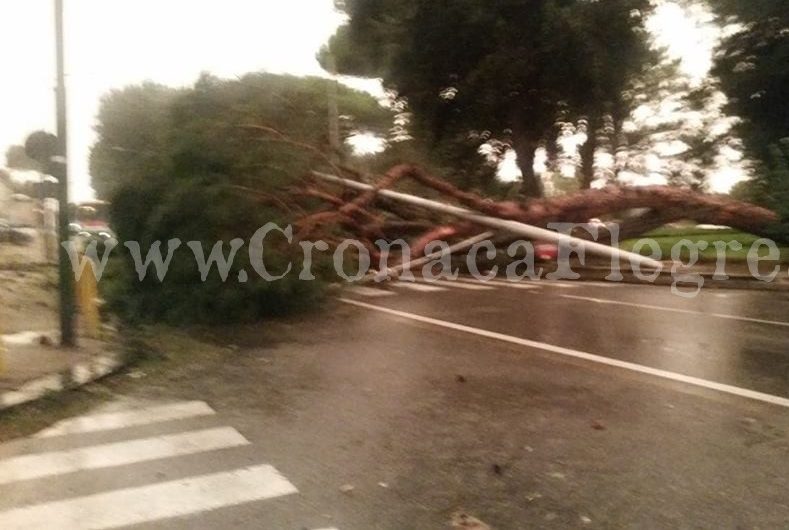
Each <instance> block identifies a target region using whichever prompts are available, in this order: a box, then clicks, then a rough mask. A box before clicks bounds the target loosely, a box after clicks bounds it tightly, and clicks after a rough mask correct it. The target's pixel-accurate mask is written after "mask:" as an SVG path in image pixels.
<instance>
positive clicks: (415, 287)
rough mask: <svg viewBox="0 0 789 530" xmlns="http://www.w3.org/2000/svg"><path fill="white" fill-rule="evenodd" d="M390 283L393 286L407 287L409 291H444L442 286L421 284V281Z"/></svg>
mask: <svg viewBox="0 0 789 530" xmlns="http://www.w3.org/2000/svg"><path fill="white" fill-rule="evenodd" d="M392 285H394V286H395V287H402V288H403V289H409V290H411V291H417V292H420V293H437V292H440V291H446V289H444V288H443V287H438V286H434V285H423V284H421V283H409V282H394V283H393V284H392Z"/></svg>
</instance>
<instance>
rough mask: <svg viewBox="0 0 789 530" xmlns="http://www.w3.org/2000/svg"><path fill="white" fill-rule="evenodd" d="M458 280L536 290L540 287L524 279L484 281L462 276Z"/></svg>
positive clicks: (475, 283)
mask: <svg viewBox="0 0 789 530" xmlns="http://www.w3.org/2000/svg"><path fill="white" fill-rule="evenodd" d="M458 281H460V282H463V283H471V284H474V285H492V286H494V287H511V288H513V289H524V290H534V289H539V288H540V287H539V286H538V285H536V284H532V283H527V282H522V281H516V282H509V281H507V280H487V281H482V280H474V279H467V278H462V279H459V280H458Z"/></svg>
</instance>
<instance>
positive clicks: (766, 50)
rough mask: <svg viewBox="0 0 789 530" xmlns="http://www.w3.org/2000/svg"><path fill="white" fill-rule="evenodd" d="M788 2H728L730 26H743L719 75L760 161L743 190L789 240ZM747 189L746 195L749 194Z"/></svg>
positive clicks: (727, 46) (777, 234) (728, 45)
mask: <svg viewBox="0 0 789 530" xmlns="http://www.w3.org/2000/svg"><path fill="white" fill-rule="evenodd" d="M786 7H787V6H786V2H785V1H784V0H722V1H721V2H720V4H719V5H718V6H717V9H718V10H719V12H720V13H721V15H723V16H724V17H728V18H726V21H727V22H730V23H738V24H741V25H742V28H741V30H740V31H738V32H736V33H734V34H733V35H732V36H730V37H729V38H728V39H727V40H726V41H725V42H724V44H723V46H722V50H721V53H720V54H719V56H718V58H717V63H716V67H715V74H716V75H717V76H718V77H719V78H720V79H721V84H722V88H723V90H724V91H725V92H726V94H727V95H728V96H729V111H730V112H731V113H732V114H735V115H737V116H740V117H741V118H743V121H742V122H741V123H740V124H739V126H738V132H739V133H740V135H741V136H742V138H743V141H744V143H745V147H746V149H747V152H748V153H749V154H750V155H751V156H752V157H753V158H754V159H755V160H756V167H755V171H754V179H753V181H751V182H749V183H747V184H745V185H744V186H742V187H740V189H739V190H738V192H739V193H741V194H742V193H745V194H746V195H747V196H748V197H749V198H750V199H751V200H755V201H756V202H758V203H760V204H763V205H764V206H767V207H769V208H771V209H773V210H775V211H776V212H778V214H779V215H780V216H781V220H782V221H781V224H779V225H777V226H776V227H775V229H774V231H773V233H772V234H771V235H772V236H773V237H774V238H776V239H780V240H783V241H789V170H788V169H787V168H789V105H787V103H786V97H787V94H789V10H787V8H786ZM743 188H746V191H743Z"/></svg>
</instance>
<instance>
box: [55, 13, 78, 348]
mask: <svg viewBox="0 0 789 530" xmlns="http://www.w3.org/2000/svg"><path fill="white" fill-rule="evenodd" d="M55 41H56V43H55V46H56V54H57V87H56V89H55V93H56V107H57V139H58V141H57V153H56V156H54V157H52V160H51V162H52V164H51V165H52V168H53V172H55V173H57V174H56V175H53V176H54V177H56V178H57V179H58V202H59V203H60V204H59V208H58V219H59V223H58V242H59V243H60V244H59V245H58V251H59V252H58V274H59V276H60V343H61V346H64V347H72V346H74V345H75V344H76V341H75V334H74V277H73V276H72V270H71V265H70V261H69V256H68V252H67V251H66V247H64V246H63V243H66V242H68V241H69V203H68V184H69V182H68V132H67V126H66V124H67V121H66V73H65V68H66V66H65V51H64V38H63V0H55Z"/></svg>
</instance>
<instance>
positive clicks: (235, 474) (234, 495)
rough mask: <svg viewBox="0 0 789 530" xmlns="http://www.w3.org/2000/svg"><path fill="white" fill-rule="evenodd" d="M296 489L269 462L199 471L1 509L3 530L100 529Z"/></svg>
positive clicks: (240, 502) (187, 513)
mask: <svg viewBox="0 0 789 530" xmlns="http://www.w3.org/2000/svg"><path fill="white" fill-rule="evenodd" d="M292 493H298V490H297V489H296V487H295V486H294V485H293V484H291V483H290V482H288V480H287V479H286V478H285V477H283V476H282V475H280V474H279V472H278V471H277V470H276V469H274V468H273V467H271V466H268V465H263V466H254V467H248V468H243V469H238V470H235V471H230V472H224V473H216V474H212V475H202V476H199V477H192V478H186V479H180V480H174V481H171V482H161V483H158V484H151V485H148V486H142V487H136V488H128V489H122V490H115V491H110V492H106V493H99V494H95V495H89V496H86V497H77V498H74V499H68V500H62V501H55V502H49V503H44V504H37V505H33V506H26V507H23V508H16V509H13V510H8V511H6V512H0V528H2V529H3V530H37V529H40V530H56V529H63V530H83V529H84V530H87V529H91V530H99V529H105V528H118V527H123V526H131V525H135V524H141V523H146V522H152V521H158V520H160V519H166V518H171V517H181V516H185V515H191V514H196V513H200V512H206V511H210V510H215V509H217V508H223V507H226V506H237V505H239V504H244V503H248V502H253V501H259V500H263V499H270V498H274V497H280V496H283V495H289V494H292Z"/></svg>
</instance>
